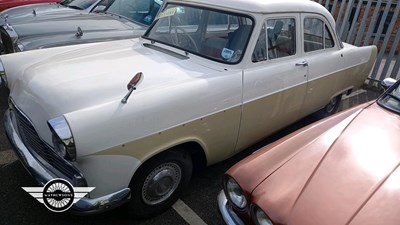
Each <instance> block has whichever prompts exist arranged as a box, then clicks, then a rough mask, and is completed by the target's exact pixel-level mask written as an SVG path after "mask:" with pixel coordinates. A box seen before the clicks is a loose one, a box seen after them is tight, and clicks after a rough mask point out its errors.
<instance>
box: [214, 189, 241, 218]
mask: <svg viewBox="0 0 400 225" xmlns="http://www.w3.org/2000/svg"><path fill="white" fill-rule="evenodd" d="M218 209H219V212H220V214H221V216H222V218H223V219H224V221H225V223H226V224H228V225H244V222H243V221H242V220H241V219H240V218H239V216H238V215H236V213H235V212H234V211H233V210H232V208H231V207H230V206H229V205H228V200H227V199H226V196H225V193H224V191H223V190H221V191H220V192H219V194H218Z"/></svg>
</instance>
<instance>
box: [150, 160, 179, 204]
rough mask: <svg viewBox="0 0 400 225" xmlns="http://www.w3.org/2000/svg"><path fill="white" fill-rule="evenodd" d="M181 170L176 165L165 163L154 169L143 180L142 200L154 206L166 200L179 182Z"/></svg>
mask: <svg viewBox="0 0 400 225" xmlns="http://www.w3.org/2000/svg"><path fill="white" fill-rule="evenodd" d="M181 177H182V172H181V168H180V167H179V166H178V165H177V164H176V163H165V164H162V165H160V166H158V167H157V168H155V169H154V170H153V171H152V172H151V173H150V174H149V175H148V176H147V177H146V179H145V181H144V184H143V188H142V199H143V201H144V202H145V203H146V204H148V205H155V204H158V203H161V202H163V201H165V200H166V199H168V198H169V197H170V196H171V195H172V194H173V193H174V191H175V190H176V189H177V188H178V185H179V183H180V181H181Z"/></svg>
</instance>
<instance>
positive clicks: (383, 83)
mask: <svg viewBox="0 0 400 225" xmlns="http://www.w3.org/2000/svg"><path fill="white" fill-rule="evenodd" d="M394 83H396V80H395V79H393V78H390V77H389V78H385V79H384V80H383V81H381V87H382V88H383V89H384V90H385V91H386V90H387V89H388V88H390V87H391V86H392V85H393V84H394Z"/></svg>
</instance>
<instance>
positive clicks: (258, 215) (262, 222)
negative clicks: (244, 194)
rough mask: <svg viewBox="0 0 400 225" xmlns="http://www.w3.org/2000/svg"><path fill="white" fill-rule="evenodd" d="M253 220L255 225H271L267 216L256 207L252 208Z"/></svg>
mask: <svg viewBox="0 0 400 225" xmlns="http://www.w3.org/2000/svg"><path fill="white" fill-rule="evenodd" d="M253 219H254V221H255V223H256V224H257V225H273V223H272V221H271V220H270V219H269V218H268V216H267V214H265V212H264V211H262V210H261V209H260V208H259V207H257V206H254V207H253Z"/></svg>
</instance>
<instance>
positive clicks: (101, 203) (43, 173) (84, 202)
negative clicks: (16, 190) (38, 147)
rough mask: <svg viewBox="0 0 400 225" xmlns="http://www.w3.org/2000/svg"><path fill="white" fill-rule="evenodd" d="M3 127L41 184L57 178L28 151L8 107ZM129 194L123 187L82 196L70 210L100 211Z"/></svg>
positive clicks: (126, 198)
mask: <svg viewBox="0 0 400 225" xmlns="http://www.w3.org/2000/svg"><path fill="white" fill-rule="evenodd" d="M4 128H5V130H6V134H7V137H8V139H9V141H10V143H11V145H12V146H13V148H14V151H15V153H16V155H17V156H18V158H19V160H20V161H21V162H22V164H23V165H24V167H25V168H26V169H27V170H28V172H29V173H30V174H31V175H32V176H33V177H34V178H35V180H36V181H37V182H38V183H39V184H40V185H41V186H44V185H45V184H46V183H47V182H48V181H50V180H52V179H55V178H57V176H56V175H55V174H54V173H53V172H51V171H50V170H48V169H47V168H46V167H44V166H43V165H42V164H41V163H40V162H39V161H38V160H37V159H36V158H35V156H34V155H33V154H32V153H31V152H30V151H29V149H28V148H27V146H25V144H24V143H23V141H22V140H21V138H20V137H19V135H18V132H17V130H16V128H15V127H14V125H13V123H12V119H11V115H10V109H9V110H7V111H6V113H5V115H4ZM130 196H131V191H130V189H129V188H124V189H122V190H119V191H117V192H114V193H111V194H109V195H106V196H102V197H99V198H94V199H92V198H88V197H83V198H82V199H81V200H79V201H78V202H77V203H75V204H74V205H73V206H72V207H71V209H70V211H71V212H72V213H74V214H84V215H88V214H96V213H101V212H104V211H108V210H111V209H113V208H115V207H118V206H120V205H122V204H124V203H126V202H128V201H129V199H130Z"/></svg>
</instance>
